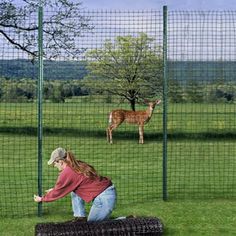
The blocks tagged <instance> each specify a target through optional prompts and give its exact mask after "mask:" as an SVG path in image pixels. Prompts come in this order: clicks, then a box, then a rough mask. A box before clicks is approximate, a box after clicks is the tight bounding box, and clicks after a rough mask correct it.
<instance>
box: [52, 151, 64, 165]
mask: <svg viewBox="0 0 236 236" xmlns="http://www.w3.org/2000/svg"><path fill="white" fill-rule="evenodd" d="M65 157H66V150H65V149H64V148H61V147H59V148H56V149H55V150H54V151H53V152H52V154H51V157H50V160H49V161H48V165H51V164H52V163H53V162H54V161H56V160H60V159H64V158H65Z"/></svg>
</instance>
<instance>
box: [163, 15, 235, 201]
mask: <svg viewBox="0 0 236 236" xmlns="http://www.w3.org/2000/svg"><path fill="white" fill-rule="evenodd" d="M235 17H236V13H235V12H207V11H196V12H190V11H187V12H185V11H183V12H181V11H178V12H170V13H169V16H168V26H169V31H168V65H169V66H168V72H169V96H168V99H169V106H168V108H169V109H168V111H169V112H168V117H169V120H168V135H169V139H168V141H169V142H168V193H169V197H170V198H217V197H225V198H227V197H235V193H236V192H235V176H236V175H235V165H236V161H235V154H236V148H235V131H236V119H235V111H236V109H235V99H236V97H235V96H236V93H235V88H236V87H235V85H236V77H235V72H236V69H235V68H236V67H235V65H236V61H235V59H236V57H235V55H236V54H235V50H236V44H235V40H236V34H235V24H234V22H235Z"/></svg>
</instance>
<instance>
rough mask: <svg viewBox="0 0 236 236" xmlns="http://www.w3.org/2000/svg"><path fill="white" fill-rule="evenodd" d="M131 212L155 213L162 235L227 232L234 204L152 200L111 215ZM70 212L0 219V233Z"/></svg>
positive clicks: (29, 228)
mask: <svg viewBox="0 0 236 236" xmlns="http://www.w3.org/2000/svg"><path fill="white" fill-rule="evenodd" d="M129 214H135V215H137V216H155V217H159V218H160V219H161V220H162V222H163V224H164V232H165V234H164V235H171V236H172V235H176V236H177V235H181V236H189V235H191V236H192V235H193V236H194V235H196V236H200V235H206V236H230V235H235V232H236V207H235V201H232V200H213V201H212V200H211V201H209V200H206V201H199V200H195V201H187V200H185V201H170V202H163V201H154V202H151V201H150V202H145V203H142V204H134V205H131V206H125V207H119V208H117V209H116V210H115V211H114V213H113V217H118V216H121V215H129ZM70 219H71V215H70V214H69V213H67V214H63V215H62V214H61V215H59V214H48V215H46V216H43V217H41V218H39V217H35V216H32V217H30V218H27V217H25V218H20V219H9V218H8V219H0V224H1V235H3V236H32V235H34V227H35V225H36V224H37V223H45V222H63V221H65V220H70Z"/></svg>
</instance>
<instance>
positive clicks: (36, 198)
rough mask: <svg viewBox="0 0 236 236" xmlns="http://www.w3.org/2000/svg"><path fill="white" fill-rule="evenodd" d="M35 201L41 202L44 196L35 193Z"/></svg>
mask: <svg viewBox="0 0 236 236" xmlns="http://www.w3.org/2000/svg"><path fill="white" fill-rule="evenodd" d="M34 201H35V202H41V201H42V197H40V196H37V195H34Z"/></svg>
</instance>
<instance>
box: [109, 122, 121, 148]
mask: <svg viewBox="0 0 236 236" xmlns="http://www.w3.org/2000/svg"><path fill="white" fill-rule="evenodd" d="M118 126H119V125H118V124H112V125H109V126H108V128H107V134H108V139H107V140H108V142H109V143H111V144H112V143H113V142H112V131H113V130H114V129H115V128H117V127H118Z"/></svg>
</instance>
